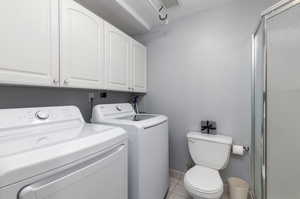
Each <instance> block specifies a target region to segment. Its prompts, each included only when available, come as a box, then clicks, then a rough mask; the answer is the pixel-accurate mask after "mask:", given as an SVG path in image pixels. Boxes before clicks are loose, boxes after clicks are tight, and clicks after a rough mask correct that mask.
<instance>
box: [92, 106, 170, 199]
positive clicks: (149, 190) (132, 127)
mask: <svg viewBox="0 0 300 199" xmlns="http://www.w3.org/2000/svg"><path fill="white" fill-rule="evenodd" d="M92 122H94V123H101V124H109V125H115V126H119V127H122V128H124V129H125V130H126V131H127V133H128V135H129V162H128V163H129V199H163V198H164V196H165V194H166V192H167V190H168V186H169V144H168V118H167V117H166V116H163V115H153V114H136V113H135V111H134V109H133V107H132V106H131V105H130V104H128V103H124V104H103V105H97V106H95V107H94V109H93V116H92Z"/></svg>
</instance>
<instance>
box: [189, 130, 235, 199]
mask: <svg viewBox="0 0 300 199" xmlns="http://www.w3.org/2000/svg"><path fill="white" fill-rule="evenodd" d="M187 138H188V146H189V151H190V154H191V157H192V159H193V161H194V163H195V166H194V167H193V168H191V169H189V170H188V171H187V172H186V173H185V175H184V187H185V189H186V190H187V192H188V193H189V194H190V195H191V196H192V197H193V198H194V199H219V198H221V196H222V194H223V181H222V179H221V176H220V174H219V170H221V169H224V168H225V167H226V165H227V164H228V161H229V156H230V149H231V145H232V138H230V137H227V136H222V135H207V134H201V133H199V132H190V133H188V134H187Z"/></svg>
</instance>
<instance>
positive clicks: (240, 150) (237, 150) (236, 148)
mask: <svg viewBox="0 0 300 199" xmlns="http://www.w3.org/2000/svg"><path fill="white" fill-rule="evenodd" d="M244 152H245V150H244V146H241V145H233V146H232V153H233V154H235V155H244Z"/></svg>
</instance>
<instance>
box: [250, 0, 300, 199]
mask: <svg viewBox="0 0 300 199" xmlns="http://www.w3.org/2000/svg"><path fill="white" fill-rule="evenodd" d="M298 4H300V0H282V1H280V2H278V3H277V4H275V5H273V6H271V7H270V8H268V9H266V10H265V11H263V12H262V14H261V16H260V20H259V22H258V24H257V26H256V27H255V30H254V32H253V34H252V78H251V80H252V84H251V187H252V190H253V193H254V198H255V199H257V191H256V190H255V183H256V182H257V180H260V181H261V182H262V184H261V191H262V193H261V197H259V198H258V199H268V192H267V191H268V187H267V185H268V184H267V182H268V175H267V168H268V162H267V144H268V137H267V135H268V134H267V104H268V95H267V68H268V59H267V58H268V43H267V41H268V27H267V25H266V24H267V22H268V20H269V19H271V18H272V17H274V16H276V15H279V14H281V13H283V12H285V11H287V10H288V9H290V8H292V7H294V6H296V5H298ZM260 28H262V31H263V38H262V41H263V42H262V43H263V46H262V51H263V60H264V61H263V64H262V67H263V74H262V75H263V78H264V79H263V94H262V96H263V97H262V104H263V107H262V110H263V114H262V118H261V119H262V126H261V129H262V134H263V135H262V139H263V165H261V169H262V170H261V174H262V175H261V178H260V179H256V177H255V166H256V160H255V155H256V154H255V151H254V150H255V147H256V144H255V141H256V140H255V139H256V138H255V136H256V132H255V125H256V124H255V120H256V115H255V113H256V112H255V97H256V93H255V91H256V88H255V87H256V58H257V57H256V52H257V50H258V49H257V45H256V35H257V34H258V33H259V30H260Z"/></svg>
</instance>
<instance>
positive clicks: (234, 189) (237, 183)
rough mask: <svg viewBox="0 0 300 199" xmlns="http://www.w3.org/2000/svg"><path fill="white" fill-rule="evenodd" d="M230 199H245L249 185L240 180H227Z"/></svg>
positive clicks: (232, 178)
mask: <svg viewBox="0 0 300 199" xmlns="http://www.w3.org/2000/svg"><path fill="white" fill-rule="evenodd" d="M228 184H229V194H230V199H247V198H248V192H249V184H248V183H247V182H246V181H245V180H242V179H240V178H234V177H231V178H228Z"/></svg>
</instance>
